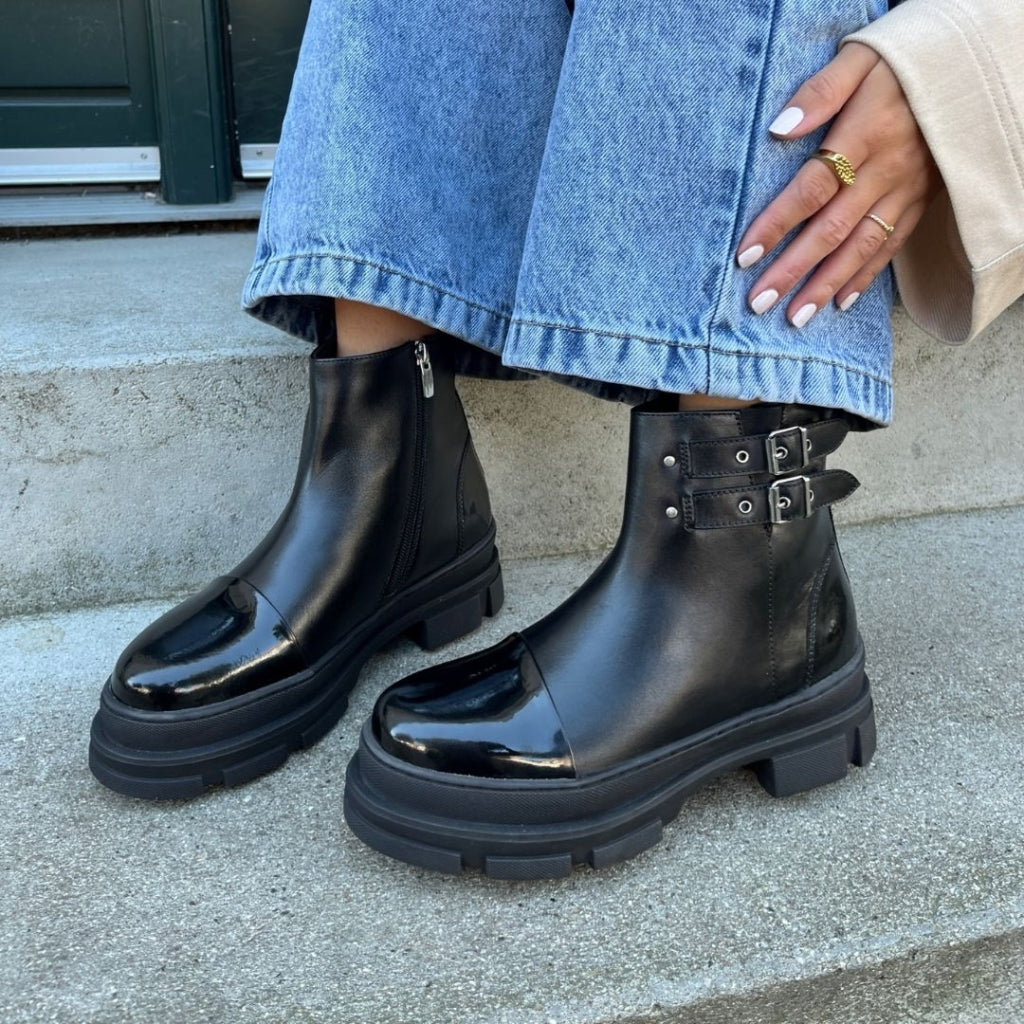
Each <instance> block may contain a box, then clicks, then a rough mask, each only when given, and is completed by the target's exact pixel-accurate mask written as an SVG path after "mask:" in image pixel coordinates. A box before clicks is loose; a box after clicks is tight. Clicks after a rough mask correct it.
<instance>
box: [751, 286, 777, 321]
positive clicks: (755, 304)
mask: <svg viewBox="0 0 1024 1024" xmlns="http://www.w3.org/2000/svg"><path fill="white" fill-rule="evenodd" d="M778 297H779V293H778V292H777V291H776V290H775V289H774V288H766V289H765V290H764V291H763V292H760V293H759V294H757V295H755V296H754V298H753V299H752V300H751V303H750V308H751V309H752V310H753V311H754V312H755V313H756V314H757V315H758V316H760V315H761V314H762V313H767V312H768V310H769V309H771V308H772V306H774V305H775V302H776V300H777V299H778Z"/></svg>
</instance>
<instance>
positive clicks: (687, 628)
mask: <svg viewBox="0 0 1024 1024" xmlns="http://www.w3.org/2000/svg"><path fill="white" fill-rule="evenodd" d="M848 429H849V423H848V422H847V420H846V419H845V418H843V416H842V415H841V414H832V413H829V412H828V411H826V410H821V409H811V408H807V407H801V406H782V405H772V406H768V405H761V406H752V407H750V408H749V409H743V410H739V411H729V412H709V413H680V412H658V411H653V410H652V409H650V408H648V409H645V410H637V411H634V413H633V417H632V433H631V441H630V454H629V479H628V484H627V496H626V510H625V516H624V521H623V527H622V532H621V534H620V536H619V540H618V543H617V544H616V545H615V547H614V549H613V550H612V552H611V553H610V554H609V556H608V557H607V558H606V559H605V561H604V562H603V563H602V564H601V566H600V567H599V568H598V569H597V571H596V572H595V573H594V574H593V576H591V577H590V579H589V580H587V582H586V583H584V584H583V586H582V587H581V588H580V589H579V590H578V591H577V592H576V593H575V594H573V596H572V597H570V598H569V600H568V601H566V602H565V603H564V604H563V605H562V606H561V607H560V608H558V609H556V610H555V611H553V612H552V613H551V614H550V615H548V616H547V618H545V619H543V620H541V621H540V622H538V623H537V624H535V625H533V626H531V627H529V628H528V629H526V630H524V631H523V633H522V634H517V635H513V636H511V637H509V638H508V639H507V640H505V641H504V642H502V643H500V644H498V645H497V646H496V647H493V648H491V649H490V650H487V651H484V652H482V653H481V654H477V655H473V656H471V657H468V658H463V659H461V660H459V661H455V662H451V663H449V664H447V665H442V666H439V667H437V668H432V669H427V670H426V671H424V672H420V673H418V674H416V675H414V676H411V677H410V678H408V679H406V680H404V681H403V682H401V683H398V684H397V685H395V686H393V687H391V688H390V689H388V690H387V691H385V693H384V694H383V695H382V697H381V698H380V700H379V701H378V703H377V707H376V709H375V711H374V714H373V717H372V719H371V720H370V722H368V723H367V725H366V727H365V728H364V730H363V735H362V739H361V742H360V747H359V751H358V753H357V754H356V756H355V757H354V758H353V760H352V763H351V764H350V765H349V770H348V778H347V783H346V788H345V813H346V817H347V819H348V822H349V824H350V826H351V827H352V829H353V831H354V832H355V833H356V834H357V835H358V836H360V837H361V838H362V839H363V840H364V841H365V842H367V843H368V844H369V845H370V846H372V847H374V848H375V849H377V850H380V851H381V852H383V853H386V854H389V855H390V856H393V857H397V858H400V859H402V860H406V861H409V862H411V863H414V864H418V865H421V866H423V867H430V868H436V869H438V870H442V871H451V872H456V871H459V870H461V869H462V868H463V867H465V866H472V867H476V868H480V869H482V870H484V871H486V872H487V873H488V874H489V875H494V876H500V877H506V878H536V877H541V876H549V875H560V874H564V873H566V872H568V871H570V870H571V868H572V866H573V864H576V863H583V862H588V863H590V864H591V865H592V866H594V867H601V866H604V865H607V864H611V863H614V862H616V861H619V860H622V859H624V858H626V857H629V856H632V855H633V854H635V853H638V852H639V851H640V850H642V849H644V848H646V847H648V846H650V845H652V844H653V843H655V842H656V841H657V840H658V838H659V837H660V835H661V829H662V825H663V824H664V823H665V822H668V821H669V820H671V819H672V818H673V817H674V816H675V815H676V814H677V813H678V811H679V809H680V804H681V802H682V800H683V798H684V797H685V796H687V795H688V794H689V793H691V792H692V791H693V790H694V789H696V788H697V787H698V786H700V785H701V784H703V783H704V782H707V781H708V780H710V779H712V778H714V777H715V776H717V775H721V774H722V773H724V772H727V771H729V770H731V769H734V768H739V767H742V766H750V767H752V768H754V769H755V771H756V772H757V775H758V778H759V779H760V781H761V783H762V784H763V785H764V787H765V788H766V789H767V790H768V791H769V792H770V793H771V794H772V795H774V796H784V795H787V794H789V793H795V792H799V791H800V790H804V789H809V788H811V787H813V786H818V785H821V784H823V783H826V782H831V781H833V780H834V779H838V778H840V777H842V776H843V775H844V774H845V773H846V770H847V765H848V764H849V763H850V762H851V761H852V762H853V763H855V764H858V765H863V764H865V763H866V762H867V761H868V759H869V758H870V757H871V754H872V752H873V748H874V719H873V714H872V705H871V696H870V691H869V689H868V681H867V679H866V677H865V675H864V668H863V661H864V658H863V649H862V645H861V640H860V636H859V634H858V632H857V625H856V620H855V617H854V610H853V599H852V597H851V594H850V586H849V581H848V580H847V576H846V571H845V569H844V567H843V562H842V559H841V558H840V555H839V550H838V548H837V546H836V537H835V530H834V528H833V524H832V516H831V512H830V510H829V509H828V508H827V506H828V505H830V504H832V503H833V502H836V501H839V500H840V499H842V498H844V497H846V496H847V495H848V494H850V493H851V492H852V491H853V490H854V488H855V487H856V486H857V481H856V480H855V479H854V478H853V477H852V476H851V475H850V474H849V473H845V472H841V471H826V470H825V456H826V455H827V454H828V453H830V452H832V451H834V450H835V449H836V448H837V447H838V446H839V444H840V443H841V442H842V440H843V439H844V438H845V436H846V433H847V431H848Z"/></svg>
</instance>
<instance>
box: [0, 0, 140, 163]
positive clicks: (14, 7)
mask: <svg viewBox="0 0 1024 1024" xmlns="http://www.w3.org/2000/svg"><path fill="white" fill-rule="evenodd" d="M156 145H157V125H156V113H155V107H154V102H153V76H152V69H151V61H150V42H149V31H148V27H147V20H146V0H4V2H3V7H2V14H0V148H2V149H11V150H18V151H23V152H22V153H21V154H20V158H21V162H22V163H23V164H24V165H25V170H24V172H23V173H28V174H29V175H31V171H30V170H29V167H30V165H39V164H41V163H42V162H43V161H42V158H43V157H45V156H47V155H48V156H49V157H50V159H51V163H52V164H53V167H52V177H51V180H54V181H59V180H62V178H61V175H62V172H63V173H65V174H67V173H70V174H72V175H73V176H74V175H77V176H78V177H79V180H82V179H84V180H96V179H99V180H114V181H147V180H154V179H155V178H156V177H158V175H159V169H158V158H157V153H156V150H155V148H154V147H156ZM42 149H48V150H51V151H52V152H50V153H49V154H39V153H38V152H37V151H38V150H42ZM81 149H85V150H90V151H92V152H72V151H74V150H81ZM25 151H27V152H25ZM153 165H156V166H153ZM18 174H19V172H18V170H17V163H14V165H13V166H12V165H11V163H7V164H5V174H4V176H3V180H4V181H5V182H7V183H12V181H13V180H15V179H17V177H18ZM29 180H31V178H29Z"/></svg>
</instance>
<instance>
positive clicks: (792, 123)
mask: <svg viewBox="0 0 1024 1024" xmlns="http://www.w3.org/2000/svg"><path fill="white" fill-rule="evenodd" d="M803 119H804V112H803V111H802V110H801V109H800V108H799V107H786V109H785V110H784V111H783V112H782V113H781V114H779V116H778V117H777V118H775V120H774V121H772V123H771V124H770V125H768V131H770V132H771V133H772V135H788V134H789V133H790V132H791V131H792V130H793V129H794V128H795V127H796V126H797V125H798V124H799V123H800V122H801V121H802V120H803Z"/></svg>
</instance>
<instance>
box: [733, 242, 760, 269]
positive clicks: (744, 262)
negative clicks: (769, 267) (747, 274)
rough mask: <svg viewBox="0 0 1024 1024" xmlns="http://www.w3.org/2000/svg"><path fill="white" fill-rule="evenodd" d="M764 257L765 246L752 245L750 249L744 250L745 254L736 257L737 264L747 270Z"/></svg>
mask: <svg viewBox="0 0 1024 1024" xmlns="http://www.w3.org/2000/svg"><path fill="white" fill-rule="evenodd" d="M763 255H764V246H763V245H752V246H750V248H749V249H744V250H743V252H741V253H740V254H739V256H737V257H736V262H737V263H738V264H739V265H740V266H741V267H743V268H744V269H746V268H747V267H751V266H753V265H754V264H755V263H756V262H757V261H758V260H759V259H760V258H761V257H762V256H763Z"/></svg>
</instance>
